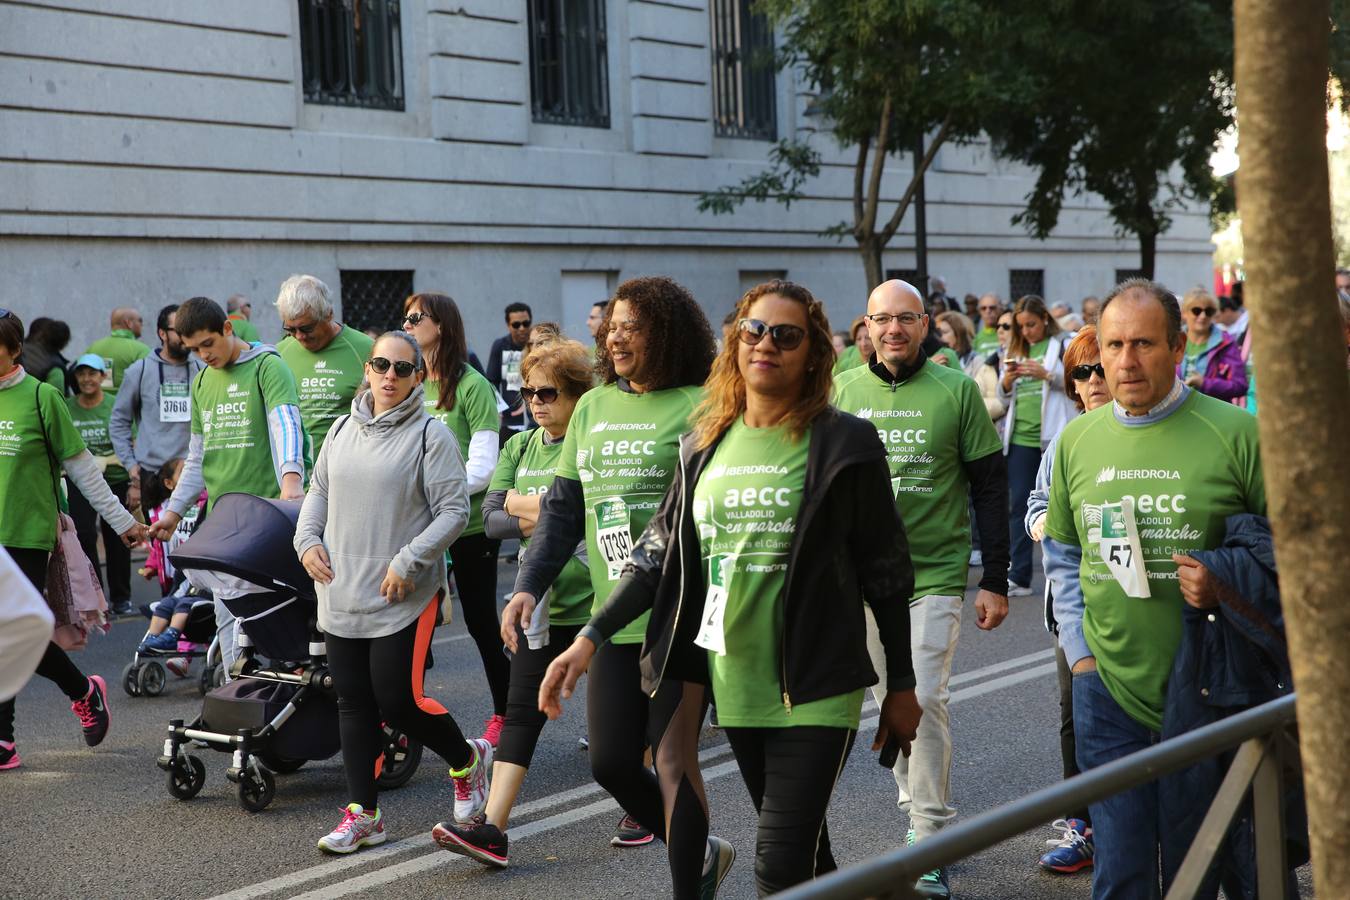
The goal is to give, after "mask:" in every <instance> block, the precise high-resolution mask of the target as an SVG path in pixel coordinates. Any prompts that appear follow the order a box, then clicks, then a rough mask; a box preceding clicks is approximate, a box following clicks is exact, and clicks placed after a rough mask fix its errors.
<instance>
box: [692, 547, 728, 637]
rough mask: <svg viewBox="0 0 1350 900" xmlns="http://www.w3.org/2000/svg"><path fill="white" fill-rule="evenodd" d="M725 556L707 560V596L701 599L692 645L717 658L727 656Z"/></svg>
mask: <svg viewBox="0 0 1350 900" xmlns="http://www.w3.org/2000/svg"><path fill="white" fill-rule="evenodd" d="M726 564H727V558H726V557H725V556H714V557H713V558H712V559H710V560H708V595H707V596H706V597H705V598H704V599H703V619H702V621H701V622H700V623H699V628H698V636H697V637H695V638H694V643H695V644H697V645H698V646H700V647H702V648H703V649H705V650H711V651H712V652H713V653H716V654H717V655H718V656H726V655H727V640H726V630H725V628H724V627H723V623H724V622H725V621H726V615H727V584H726V582H727V579H726Z"/></svg>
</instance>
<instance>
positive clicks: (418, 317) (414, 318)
mask: <svg viewBox="0 0 1350 900" xmlns="http://www.w3.org/2000/svg"><path fill="white" fill-rule="evenodd" d="M423 319H431V321H433V322H434V321H436V320H435V319H434V318H432V316H431V313H424V312H410V313H408V314H407V315H406V316H404V317H403V324H404V325H411V326H412V327H414V328H416V327H417V323H418V322H421V321H422V320H423Z"/></svg>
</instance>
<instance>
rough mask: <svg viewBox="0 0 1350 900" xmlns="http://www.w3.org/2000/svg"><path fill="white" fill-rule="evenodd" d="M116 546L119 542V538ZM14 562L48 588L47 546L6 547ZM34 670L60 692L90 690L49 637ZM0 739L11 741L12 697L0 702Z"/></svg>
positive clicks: (77, 696)
mask: <svg viewBox="0 0 1350 900" xmlns="http://www.w3.org/2000/svg"><path fill="white" fill-rule="evenodd" d="M117 543H118V546H121V544H122V542H121V541H120V540H119V541H118V542H117ZM5 550H6V551H7V552H8V553H9V555H10V557H11V558H13V560H14V564H15V565H16V566H18V567H19V571H21V572H23V574H24V577H25V578H27V579H28V580H29V582H31V583H32V585H33V587H35V588H37V589H38V592H39V593H41V592H42V591H45V590H46V589H47V559H48V557H49V556H51V554H50V553H49V552H48V551H46V550H32V549H29V548H26V547H6V548H5ZM37 674H39V675H41V676H42V677H43V678H46V679H47V680H48V681H54V682H56V686H57V687H59V688H60V689H61V692H62V693H63V694H65V695H66V696H67V697H69V698H70V699H71V700H83V699H84V696H85V695H86V694H88V693H89V679H88V678H86V677H85V675H84V673H83V672H81V671H80V669H79V667H78V666H76V665H75V663H73V662H71V660H70V657H69V656H67V655H66V651H64V650H62V649H61V648H60V647H58V646H57V645H56V644H54V643H53V642H51V641H48V642H47V650H46V652H44V653H43V654H42V661H41V662H39V663H38V667H37ZM0 741H5V742H7V743H13V741H14V698H13V697H11V698H10V699H8V700H5V701H4V702H0Z"/></svg>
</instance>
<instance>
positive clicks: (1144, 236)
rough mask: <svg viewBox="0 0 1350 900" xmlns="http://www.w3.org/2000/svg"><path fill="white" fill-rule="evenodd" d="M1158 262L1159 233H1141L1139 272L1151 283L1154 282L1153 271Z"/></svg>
mask: <svg viewBox="0 0 1350 900" xmlns="http://www.w3.org/2000/svg"><path fill="white" fill-rule="evenodd" d="M1157 262H1158V233H1157V232H1156V231H1141V232H1139V271H1140V272H1142V273H1143V276H1144V277H1145V278H1147V279H1148V280H1149V281H1152V280H1153V271H1154V269H1155V268H1156V266H1157Z"/></svg>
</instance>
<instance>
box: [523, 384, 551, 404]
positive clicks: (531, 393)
mask: <svg viewBox="0 0 1350 900" xmlns="http://www.w3.org/2000/svg"><path fill="white" fill-rule="evenodd" d="M520 396H522V397H524V398H525V402H526V403H529V402H530V401H531V400H535V399H538V401H539V402H540V403H552V402H553V401H554V400H557V399H558V389H557V388H555V387H542V388H527V387H523V388H521V389H520Z"/></svg>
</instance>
